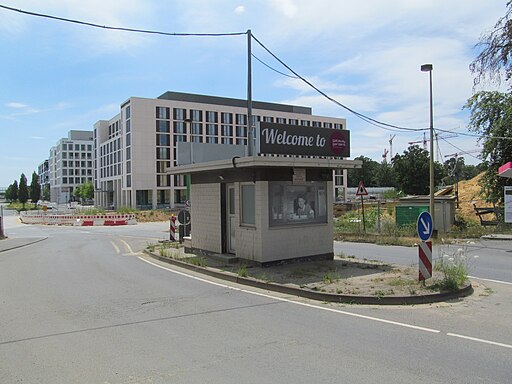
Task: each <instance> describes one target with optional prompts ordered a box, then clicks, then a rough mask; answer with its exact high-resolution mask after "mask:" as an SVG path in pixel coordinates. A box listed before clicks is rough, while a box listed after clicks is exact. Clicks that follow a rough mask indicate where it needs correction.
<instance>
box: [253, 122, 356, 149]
mask: <svg viewBox="0 0 512 384" xmlns="http://www.w3.org/2000/svg"><path fill="white" fill-rule="evenodd" d="M256 137H257V151H258V153H261V154H264V153H265V154H276V155H302V156H329V157H350V131H348V130H343V129H330V128H318V127H305V126H302V125H288V124H278V123H267V122H259V123H258V124H257V134H256Z"/></svg>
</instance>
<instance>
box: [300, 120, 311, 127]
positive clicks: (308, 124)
mask: <svg viewBox="0 0 512 384" xmlns="http://www.w3.org/2000/svg"><path fill="white" fill-rule="evenodd" d="M300 125H302V126H304V127H309V126H310V125H311V122H310V121H309V120H301V121H300Z"/></svg>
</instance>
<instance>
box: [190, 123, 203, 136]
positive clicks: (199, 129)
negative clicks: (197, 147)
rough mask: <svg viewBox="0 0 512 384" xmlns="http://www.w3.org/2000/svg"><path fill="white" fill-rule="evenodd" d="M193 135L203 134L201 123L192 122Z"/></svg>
mask: <svg viewBox="0 0 512 384" xmlns="http://www.w3.org/2000/svg"><path fill="white" fill-rule="evenodd" d="M191 133H192V134H193V135H202V134H203V124H202V123H192V132H191Z"/></svg>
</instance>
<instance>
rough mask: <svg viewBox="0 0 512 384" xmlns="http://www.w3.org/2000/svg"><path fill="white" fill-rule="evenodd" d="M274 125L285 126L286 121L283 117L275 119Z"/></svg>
mask: <svg viewBox="0 0 512 384" xmlns="http://www.w3.org/2000/svg"><path fill="white" fill-rule="evenodd" d="M276 123H278V124H286V119H285V118H284V117H277V118H276Z"/></svg>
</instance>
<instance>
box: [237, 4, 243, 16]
mask: <svg viewBox="0 0 512 384" xmlns="http://www.w3.org/2000/svg"><path fill="white" fill-rule="evenodd" d="M242 13H245V7H244V6H243V5H239V6H238V7H236V8H235V14H237V15H241V14H242Z"/></svg>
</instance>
